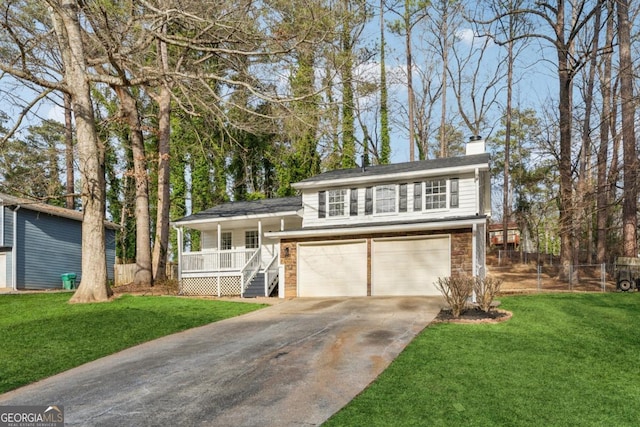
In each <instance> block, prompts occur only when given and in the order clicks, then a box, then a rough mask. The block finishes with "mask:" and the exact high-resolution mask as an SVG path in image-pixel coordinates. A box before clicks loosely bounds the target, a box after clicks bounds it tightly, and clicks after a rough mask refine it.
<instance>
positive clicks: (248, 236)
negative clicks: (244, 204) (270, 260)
mask: <svg viewBox="0 0 640 427" xmlns="http://www.w3.org/2000/svg"><path fill="white" fill-rule="evenodd" d="M259 240H260V239H259V238H258V230H248V231H245V232H244V247H245V248H247V249H258V245H259V243H260V242H259Z"/></svg>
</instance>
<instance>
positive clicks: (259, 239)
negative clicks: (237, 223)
mask: <svg viewBox="0 0 640 427" xmlns="http://www.w3.org/2000/svg"><path fill="white" fill-rule="evenodd" d="M258 248H260V249H262V220H261V219H259V220H258Z"/></svg>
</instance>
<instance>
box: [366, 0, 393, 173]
mask: <svg viewBox="0 0 640 427" xmlns="http://www.w3.org/2000/svg"><path fill="white" fill-rule="evenodd" d="M384 31H385V28H384V0H380V158H379V163H380V164H383V165H385V164H388V163H389V161H390V159H391V136H390V135H389V107H388V98H389V93H388V90H387V68H386V67H387V65H386V63H385V59H386V58H385V50H386V48H387V46H386V44H385V39H384ZM365 154H366V153H365Z"/></svg>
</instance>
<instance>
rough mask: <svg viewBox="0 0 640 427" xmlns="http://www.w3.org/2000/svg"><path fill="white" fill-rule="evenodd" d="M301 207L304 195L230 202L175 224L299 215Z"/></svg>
mask: <svg viewBox="0 0 640 427" xmlns="http://www.w3.org/2000/svg"><path fill="white" fill-rule="evenodd" d="M300 209H302V196H294V197H279V198H275V199H262V200H252V201H240V202H229V203H223V204H220V205H217V206H214V207H212V208H209V209H207V210H204V211H201V212H198V213H195V214H193V215H189V216H185V217H183V218H180V219H177V220H175V221H173V224H174V225H191V224H197V223H203V222H211V221H220V220H231V219H248V218H256V219H257V218H268V217H274V216H283V215H297V214H298V211H299V210H300Z"/></svg>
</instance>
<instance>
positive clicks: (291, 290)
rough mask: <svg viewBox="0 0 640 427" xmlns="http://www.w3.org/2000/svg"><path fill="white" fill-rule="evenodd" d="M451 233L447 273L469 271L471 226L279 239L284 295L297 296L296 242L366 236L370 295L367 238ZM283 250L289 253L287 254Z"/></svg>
mask: <svg viewBox="0 0 640 427" xmlns="http://www.w3.org/2000/svg"><path fill="white" fill-rule="evenodd" d="M446 234H448V235H450V236H451V274H452V275H454V276H456V275H460V274H472V273H473V259H472V255H473V248H472V243H473V238H472V229H471V228H468V229H455V230H438V231H431V232H411V233H380V234H357V235H350V236H345V237H341V236H334V237H312V238H306V239H282V240H281V242H280V261H281V262H282V264H283V265H284V280H285V287H284V296H285V298H291V297H296V296H298V253H297V250H298V243H308V242H326V241H330V240H352V239H367V258H368V259H367V269H368V271H367V293H368V294H369V295H370V294H371V239H378V238H382V237H402V236H432V235H446ZM287 249H288V252H289V255H288V256H287V255H286V254H287Z"/></svg>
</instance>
